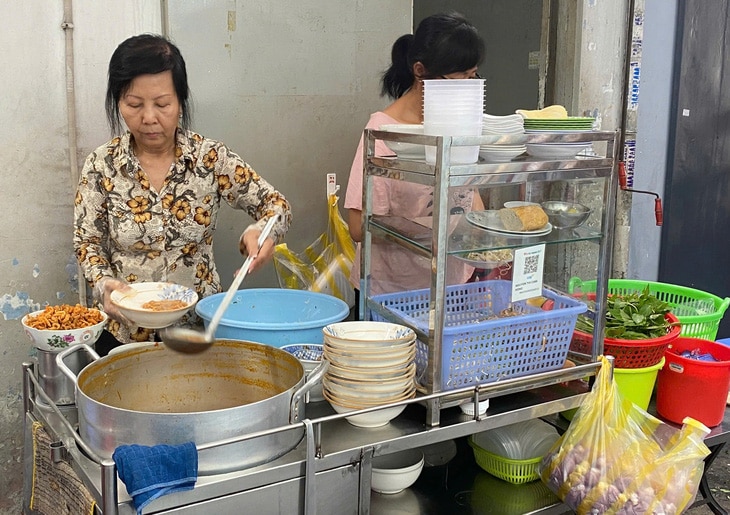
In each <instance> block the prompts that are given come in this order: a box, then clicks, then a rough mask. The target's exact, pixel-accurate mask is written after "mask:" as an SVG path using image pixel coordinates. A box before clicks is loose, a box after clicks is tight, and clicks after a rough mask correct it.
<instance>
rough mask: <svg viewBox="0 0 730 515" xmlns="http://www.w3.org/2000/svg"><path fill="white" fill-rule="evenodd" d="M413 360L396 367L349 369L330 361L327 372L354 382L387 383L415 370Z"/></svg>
mask: <svg viewBox="0 0 730 515" xmlns="http://www.w3.org/2000/svg"><path fill="white" fill-rule="evenodd" d="M415 366H416V365H415V363H414V362H413V360H410V361H408V362H404V363H403V364H401V365H398V366H394V367H347V366H344V365H340V364H337V363H335V362H332V361H330V367H329V370H328V371H327V372H328V373H329V374H330V375H332V376H337V377H342V378H344V379H351V380H354V381H387V380H391V379H396V378H399V377H403V376H405V375H406V374H409V373H410V372H411V369H413V370H415Z"/></svg>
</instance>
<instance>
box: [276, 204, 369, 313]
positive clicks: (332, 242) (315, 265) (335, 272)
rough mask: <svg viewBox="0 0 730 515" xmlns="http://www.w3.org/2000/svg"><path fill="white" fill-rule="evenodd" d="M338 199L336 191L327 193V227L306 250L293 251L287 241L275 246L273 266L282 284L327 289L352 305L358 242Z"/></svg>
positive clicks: (304, 288)
mask: <svg viewBox="0 0 730 515" xmlns="http://www.w3.org/2000/svg"><path fill="white" fill-rule="evenodd" d="M338 201H339V197H338V196H337V195H334V194H332V195H330V196H329V197H328V206H327V209H328V223H327V231H325V232H324V233H322V234H321V235H320V236H319V237H318V238H317V239H316V240H314V242H313V243H312V244H311V245H309V246H308V247H307V248H306V249H304V251H303V252H301V253H299V254H298V253H296V252H293V251H292V250H290V249H289V248H288V247H287V245H286V243H281V244H279V245H277V246H276V247H275V249H274V268H275V269H276V275H277V277H278V279H279V286H281V287H282V288H291V289H297V290H309V291H315V292H320V293H327V294H329V295H333V296H335V297H337V298H340V299H342V300H344V301H345V302H347V305H348V306H350V307H352V306H354V304H355V290H354V289H353V287H352V285H351V284H350V280H349V279H350V271H351V269H352V263H353V261H354V259H355V242H354V241H353V240H352V237H351V236H350V229H349V228H348V226H347V222H345V220H344V219H343V218H342V215H341V214H340V210H339V208H338V207H337V203H338Z"/></svg>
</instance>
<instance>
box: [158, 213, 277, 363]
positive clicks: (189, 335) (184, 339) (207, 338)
mask: <svg viewBox="0 0 730 515" xmlns="http://www.w3.org/2000/svg"><path fill="white" fill-rule="evenodd" d="M278 219H279V215H274V216H272V217H271V218H269V221H268V222H266V225H265V226H264V229H263V230H262V231H261V235H260V236H259V239H258V248H259V250H260V249H261V246H262V245H263V244H264V241H266V237H267V236H268V235H269V233H270V232H271V228H272V227H273V226H274V224H275V223H276V221H277V220H278ZM253 260H254V257H253V256H251V255H250V254H249V256H248V257H246V261H244V262H243V266H242V267H241V269H240V270H239V271H238V273H237V274H236V276H235V277H234V278H233V282H232V283H231V286H230V288H228V291H227V292H226V295H225V297H223V300H222V301H221V303H220V304H219V305H218V308H217V309H216V310H215V313H213V317H212V318H211V320H210V323H209V324H208V327H207V329H206V330H205V332H201V331H196V330H194V329H189V328H186V327H179V326H173V327H165V328H164V329H161V330H160V339H161V340H162V343H163V344H165V345H166V346H167V347H169V348H170V349H172V350H174V351H177V352H185V353H188V354H194V353H197V352H203V351H204V350H206V349H208V348H209V347H210V346H211V345H213V342H214V341H215V330H216V329H217V328H218V324H219V323H220V321H221V319H222V318H223V314H224V313H225V311H226V309H227V308H228V305H229V304H230V303H231V300H233V296H234V295H235V294H236V292H237V291H238V287H239V286H240V285H241V282H242V281H243V278H244V277H246V274H247V273H248V269H249V268H250V267H251V263H252V262H253Z"/></svg>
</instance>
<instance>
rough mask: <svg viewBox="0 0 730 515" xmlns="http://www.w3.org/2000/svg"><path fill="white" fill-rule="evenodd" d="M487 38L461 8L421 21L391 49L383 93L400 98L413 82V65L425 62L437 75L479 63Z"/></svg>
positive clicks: (458, 70) (461, 70)
mask: <svg viewBox="0 0 730 515" xmlns="http://www.w3.org/2000/svg"><path fill="white" fill-rule="evenodd" d="M483 58H484V41H483V40H482V38H481V36H479V33H478V32H477V29H476V27H474V26H473V25H472V24H471V23H469V21H468V20H467V19H466V18H464V17H463V16H462V15H461V14H459V13H457V12H448V13H442V14H434V15H432V16H429V17H427V18H424V19H423V20H422V21H421V23H419V24H418V28H417V29H416V32H415V33H414V34H405V35H403V36H401V37H399V38H398V39H397V40H396V41H395V43H393V48H392V49H391V65H390V67H389V68H388V69H387V70H386V71H385V73H383V78H382V81H381V83H382V88H381V95H383V96H385V95H388V96H389V97H391V98H394V99H395V98H400V97H401V96H402V95H403V93H405V92H406V91H408V89H409V88H410V87H411V86H412V85H413V80H414V78H415V77H414V76H413V65H414V64H415V63H417V62H419V61H420V62H421V63H422V64H423V66H424V67H425V68H426V70H427V72H428V77H424V78H429V77H430V78H434V77H441V76H443V75H448V74H449V73H455V72H463V71H466V70H469V69H471V68H474V67H475V66H479V64H480V63H481V62H482V59H483Z"/></svg>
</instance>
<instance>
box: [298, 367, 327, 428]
mask: <svg viewBox="0 0 730 515" xmlns="http://www.w3.org/2000/svg"><path fill="white" fill-rule="evenodd" d="M329 367H330V362H329V361H327V360H326V359H324V358H323V359H322V362H321V363H320V364H319V365H318V366H317V368H315V369H314V370H312V371H311V372H310V373H309V376H307V380H306V382H305V383H304V384H303V385H302V386H301V388H299V389H298V390H297V391H295V392H294V393H293V394H292V396H291V404H290V406H289V423H290V424H293V423H295V422H299V417H300V415H301V412H302V411H303V410H301V409H300V406H301V405H303V404H304V401H305V399H304V396H305V395H306V394H307V392H308V391H309V390H311V389H312V388H313V387H314V385H315V384H317V383H319V382H320V381H322V377H324V373H325V372H327V370H328V369H329Z"/></svg>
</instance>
